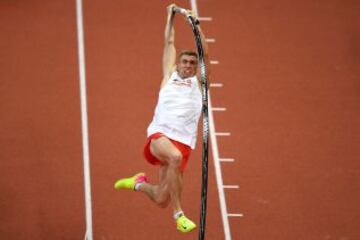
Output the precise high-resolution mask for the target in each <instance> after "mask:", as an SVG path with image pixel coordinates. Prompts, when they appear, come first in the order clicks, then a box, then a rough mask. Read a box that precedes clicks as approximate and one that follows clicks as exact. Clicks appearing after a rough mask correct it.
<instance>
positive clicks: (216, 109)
mask: <svg viewBox="0 0 360 240" xmlns="http://www.w3.org/2000/svg"><path fill="white" fill-rule="evenodd" d="M211 110H212V111H214V112H225V111H226V108H224V107H213V108H212V109H211Z"/></svg>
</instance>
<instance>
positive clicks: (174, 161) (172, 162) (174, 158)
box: [168, 151, 183, 168]
mask: <svg viewBox="0 0 360 240" xmlns="http://www.w3.org/2000/svg"><path fill="white" fill-rule="evenodd" d="M182 158H183V156H182V154H181V152H179V151H174V152H173V153H171V155H170V156H169V160H168V163H169V166H170V167H173V168H177V167H179V166H180V163H181V160H182Z"/></svg>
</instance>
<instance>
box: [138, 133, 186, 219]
mask: <svg viewBox="0 0 360 240" xmlns="http://www.w3.org/2000/svg"><path fill="white" fill-rule="evenodd" d="M150 151H151V153H152V154H153V155H154V156H155V157H156V158H157V159H159V160H160V161H161V162H162V163H163V166H161V168H160V183H159V185H151V184H148V183H144V184H142V185H141V187H140V189H139V190H140V191H143V192H145V193H146V194H147V195H148V196H149V197H150V198H151V199H152V200H153V201H154V202H156V203H158V204H159V205H160V206H166V205H167V204H168V203H169V200H171V203H172V205H173V209H174V212H175V213H176V212H179V211H181V210H182V209H181V192H182V173H181V172H180V171H179V165H180V162H181V160H182V154H181V152H180V151H179V150H178V149H177V148H176V147H175V146H174V144H173V143H172V142H171V141H170V140H169V139H168V138H167V137H165V136H162V137H160V138H158V139H154V140H152V141H151V143H150Z"/></svg>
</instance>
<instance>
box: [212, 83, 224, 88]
mask: <svg viewBox="0 0 360 240" xmlns="http://www.w3.org/2000/svg"><path fill="white" fill-rule="evenodd" d="M223 86H224V85H223V84H222V83H210V87H218V88H221V87H223Z"/></svg>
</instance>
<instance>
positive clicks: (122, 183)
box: [114, 173, 147, 191]
mask: <svg viewBox="0 0 360 240" xmlns="http://www.w3.org/2000/svg"><path fill="white" fill-rule="evenodd" d="M142 182H147V178H146V175H145V173H138V174H136V175H134V176H132V177H129V178H122V179H119V180H117V181H116V182H115V184H114V188H115V189H130V190H134V191H135V185H136V184H137V183H142Z"/></svg>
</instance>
